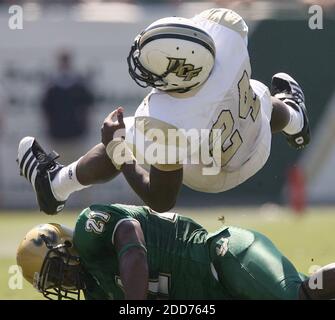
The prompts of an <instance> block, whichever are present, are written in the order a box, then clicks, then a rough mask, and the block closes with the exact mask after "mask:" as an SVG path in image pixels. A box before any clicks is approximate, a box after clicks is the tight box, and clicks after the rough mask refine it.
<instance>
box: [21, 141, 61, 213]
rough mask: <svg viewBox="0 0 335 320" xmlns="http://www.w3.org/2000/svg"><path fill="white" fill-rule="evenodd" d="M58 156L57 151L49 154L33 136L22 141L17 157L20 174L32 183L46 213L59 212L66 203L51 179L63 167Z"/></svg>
mask: <svg viewBox="0 0 335 320" xmlns="http://www.w3.org/2000/svg"><path fill="white" fill-rule="evenodd" d="M58 157H59V155H58V154H57V153H56V152H55V151H52V152H51V153H50V154H47V153H46V152H45V151H44V150H43V149H42V148H41V146H40V145H39V144H38V143H37V141H36V139H35V138H33V137H25V138H23V139H22V140H21V141H20V144H19V148H18V158H17V163H18V166H19V169H20V174H21V175H22V176H24V177H25V178H26V179H27V180H28V181H29V182H30V183H31V184H32V186H33V188H34V190H35V193H36V198H37V202H38V205H39V207H40V210H41V211H44V212H45V213H46V214H57V213H58V212H60V211H61V210H62V209H63V208H64V205H65V201H58V200H57V199H56V197H55V196H54V194H53V191H52V187H51V181H52V180H53V179H54V177H55V176H56V174H57V173H58V171H59V170H60V169H62V168H63V166H62V165H61V164H59V163H58V162H56V161H55V160H56V159H57V158H58Z"/></svg>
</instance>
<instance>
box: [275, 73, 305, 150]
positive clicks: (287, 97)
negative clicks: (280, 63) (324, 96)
mask: <svg viewBox="0 0 335 320" xmlns="http://www.w3.org/2000/svg"><path fill="white" fill-rule="evenodd" d="M270 91H271V95H272V96H274V97H276V98H278V99H280V100H282V101H283V102H285V103H286V104H287V105H289V106H290V107H292V108H293V109H295V110H296V111H298V112H300V113H301V114H302V115H303V119H304V125H303V128H302V130H301V131H300V132H298V133H296V134H294V135H289V134H287V133H285V132H283V133H284V135H285V136H286V140H287V142H288V144H289V145H290V146H292V147H293V148H295V149H301V148H304V147H305V146H307V145H308V144H309V141H310V139H311V129H310V126H309V121H308V116H307V110H306V106H305V96H304V93H303V91H302V89H301V87H300V85H299V84H298V83H297V82H296V81H295V80H294V79H293V78H292V77H291V76H289V75H288V74H287V73H282V72H281V73H277V74H275V75H274V76H273V77H272V82H271V89H270Z"/></svg>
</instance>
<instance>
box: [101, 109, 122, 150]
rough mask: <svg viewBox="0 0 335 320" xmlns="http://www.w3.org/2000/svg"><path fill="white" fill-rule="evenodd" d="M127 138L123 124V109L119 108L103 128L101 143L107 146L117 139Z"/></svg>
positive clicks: (111, 114)
mask: <svg viewBox="0 0 335 320" xmlns="http://www.w3.org/2000/svg"><path fill="white" fill-rule="evenodd" d="M120 137H121V138H122V139H124V138H125V125H124V122H123V108H122V107H118V108H117V109H116V110H114V111H113V112H111V113H110V114H109V115H108V116H107V117H106V119H105V120H104V123H103V125H102V127H101V142H102V143H103V144H104V145H105V146H107V145H108V143H109V142H110V141H112V140H113V139H115V138H120Z"/></svg>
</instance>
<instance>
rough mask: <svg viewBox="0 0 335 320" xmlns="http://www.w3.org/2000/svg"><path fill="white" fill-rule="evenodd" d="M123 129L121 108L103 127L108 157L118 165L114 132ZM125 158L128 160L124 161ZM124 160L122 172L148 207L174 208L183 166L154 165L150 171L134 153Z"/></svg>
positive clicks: (156, 208)
mask: <svg viewBox="0 0 335 320" xmlns="http://www.w3.org/2000/svg"><path fill="white" fill-rule="evenodd" d="M115 118H117V121H115ZM113 119H114V120H113ZM124 128H125V126H124V123H123V109H122V108H118V109H117V110H115V111H114V112H112V113H111V114H110V115H109V116H108V117H107V118H106V119H105V122H104V124H103V126H102V131H101V132H102V143H103V144H104V145H105V147H106V153H107V154H108V156H109V158H110V159H111V160H112V162H113V164H114V163H115V167H117V163H116V160H115V158H114V156H115V154H118V152H115V153H114V151H115V150H116V148H118V147H119V145H118V142H116V144H114V145H113V142H112V141H113V140H114V139H115V138H116V137H115V135H117V134H121V135H122V133H120V132H122V130H124ZM119 130H120V131H119ZM114 141H115V140H114ZM110 142H112V143H110ZM110 147H112V148H113V149H112V148H110ZM121 147H122V146H121ZM129 152H130V151H129ZM125 158H127V161H125V160H124V159H125ZM128 158H129V159H128ZM124 159H123V160H122V161H124V163H123V164H122V165H120V166H119V168H118V170H121V171H122V173H123V174H124V176H125V178H126V180H127V181H128V183H129V185H130V186H131V187H132V189H133V190H134V191H135V192H136V193H137V195H138V196H139V197H140V198H141V199H142V200H143V201H144V202H145V203H146V204H147V205H148V206H149V207H151V208H152V209H153V210H155V211H157V212H165V211H168V210H170V209H171V208H172V207H174V205H175V203H176V199H177V196H178V193H179V190H180V187H181V184H182V180H183V169H182V165H178V164H173V165H157V166H156V167H154V166H151V168H150V173H148V172H147V171H146V170H145V169H143V168H142V167H141V166H140V165H138V164H137V161H136V159H135V157H134V156H133V155H132V153H131V152H130V153H129V156H126V157H124Z"/></svg>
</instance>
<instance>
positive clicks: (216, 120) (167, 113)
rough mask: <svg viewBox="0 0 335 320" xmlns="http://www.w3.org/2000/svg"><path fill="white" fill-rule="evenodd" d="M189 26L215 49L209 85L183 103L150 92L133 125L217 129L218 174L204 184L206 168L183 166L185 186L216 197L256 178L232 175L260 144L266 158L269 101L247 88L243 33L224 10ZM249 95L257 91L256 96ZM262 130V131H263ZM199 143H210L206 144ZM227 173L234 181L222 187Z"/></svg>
mask: <svg viewBox="0 0 335 320" xmlns="http://www.w3.org/2000/svg"><path fill="white" fill-rule="evenodd" d="M193 20H194V21H195V22H196V23H197V24H198V25H199V26H200V27H201V28H203V29H204V30H206V31H207V32H208V33H209V34H210V35H211V37H212V38H213V40H214V43H215V46H216V59H215V64H214V68H213V70H212V73H211V74H210V76H209V78H208V80H207V81H206V82H205V83H204V84H203V85H202V86H201V87H200V88H199V89H198V90H195V91H196V93H195V94H194V95H191V96H186V97H178V96H177V95H171V94H168V93H166V92H163V91H160V90H157V89H153V90H152V91H151V93H150V94H149V95H148V97H147V98H146V99H144V100H143V102H142V104H141V105H140V106H139V107H138V109H137V111H136V113H135V121H136V119H142V118H151V119H152V118H153V119H155V120H159V121H162V122H163V123H166V124H169V125H171V128H173V127H174V128H179V129H185V130H189V129H197V130H200V129H207V130H208V131H210V130H212V129H221V130H222V131H221V132H222V133H221V137H220V138H221V139H220V140H219V143H220V145H221V157H220V159H219V160H220V161H219V162H218V166H220V174H217V175H216V176H213V177H211V178H210V179H209V180H208V179H207V178H208V177H206V176H204V175H203V171H202V170H201V169H202V167H204V166H206V164H203V163H200V164H196V165H192V164H185V165H184V183H185V184H186V185H188V186H190V187H191V188H193V189H196V190H199V191H204V192H221V191H224V190H228V189H230V188H232V187H234V186H236V185H238V184H240V183H242V182H243V181H245V180H246V179H247V178H249V177H250V175H252V174H254V173H255V172H250V174H249V173H244V175H246V176H247V177H241V175H240V174H237V172H239V171H240V170H241V169H242V167H243V166H244V165H245V164H246V163H247V162H248V161H250V160H251V159H252V157H253V156H254V155H255V154H256V153H257V152H258V150H259V148H258V147H259V145H260V144H263V147H264V145H266V148H264V150H268V151H263V153H264V152H265V153H269V150H270V144H271V131H270V126H269V121H270V118H271V102H270V95H269V92H268V89H267V88H266V87H265V86H264V85H262V84H259V83H258V86H257V87H258V90H253V88H252V86H251V85H250V76H251V67H250V60H249V54H248V49H247V32H248V28H247V25H246V24H245V22H244V21H243V19H242V18H241V17H240V16H239V15H237V14H236V13H235V12H233V11H231V10H227V9H211V10H206V11H204V12H202V13H201V14H199V15H197V16H195V17H194V18H193ZM254 91H257V95H256V94H255V92H254ZM261 104H263V105H265V106H263V105H261ZM262 126H263V127H264V126H265V128H263V129H262ZM265 135H266V137H265ZM269 135H270V138H269ZM209 139H210V143H211V144H212V145H215V143H216V142H215V139H214V138H213V137H212V136H209ZM211 139H212V140H211ZM269 139H270V140H269ZM265 140H266V142H264V141H265ZM204 142H205V143H207V144H208V143H209V141H208V139H205V140H204V141H202V143H204ZM262 158H264V159H263V160H262V161H261V162H262V163H259V165H258V167H259V168H256V167H257V165H256V164H254V165H253V167H254V168H253V169H252V170H251V171H254V170H255V168H256V169H257V171H258V170H259V169H260V167H262V166H263V165H264V163H265V162H266V159H267V158H268V154H265V156H264V157H262ZM247 171H250V170H247ZM232 173H234V175H235V176H236V178H234V179H233V180H234V181H233V182H232V181H230V182H224V181H225V180H227V179H226V177H224V176H225V175H231V174H232ZM206 179H207V181H206ZM208 181H210V182H208ZM215 182H217V183H215Z"/></svg>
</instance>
